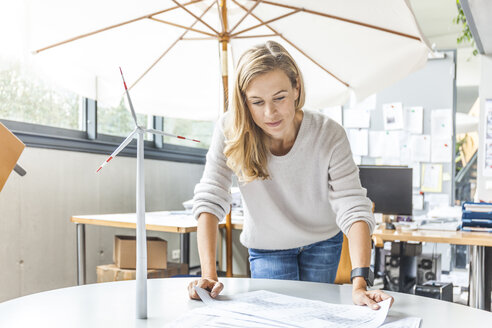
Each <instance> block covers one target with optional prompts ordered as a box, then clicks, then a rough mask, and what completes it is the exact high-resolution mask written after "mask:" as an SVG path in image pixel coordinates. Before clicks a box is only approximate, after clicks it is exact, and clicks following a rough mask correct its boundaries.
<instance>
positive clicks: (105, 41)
mask: <svg viewBox="0 0 492 328" xmlns="http://www.w3.org/2000/svg"><path fill="white" fill-rule="evenodd" d="M23 11H24V15H25V21H26V22H27V24H26V25H25V30H24V33H25V35H26V36H27V40H28V41H27V47H26V48H28V49H29V50H31V51H34V53H35V54H36V55H35V56H33V60H35V61H36V62H37V63H38V64H40V65H42V66H41V67H43V69H44V70H45V71H46V73H47V74H49V75H51V76H52V77H54V78H55V79H56V80H58V81H63V83H64V84H65V86H67V87H68V88H70V89H72V90H74V91H76V92H78V93H79V94H81V95H83V96H86V97H89V98H92V99H97V100H98V101H100V102H103V103H106V104H115V103H119V101H120V100H121V97H122V94H123V92H122V91H123V90H122V89H121V84H120V82H119V78H120V76H119V70H118V66H121V67H122V68H123V69H124V70H125V75H126V77H127V83H128V85H129V87H130V88H131V92H132V96H133V97H132V98H133V101H134V106H135V109H136V111H137V112H140V113H146V114H153V115H161V116H170V117H180V118H190V119H204V120H214V119H215V118H217V116H218V115H219V113H220V112H222V111H223V109H224V94H223V83H225V84H226V85H227V84H230V83H231V81H232V78H231V77H232V76H233V75H234V71H233V67H234V65H235V63H236V62H237V60H238V57H239V56H240V55H241V53H242V52H243V51H244V50H246V49H247V48H249V47H251V46H252V45H254V44H258V43H261V42H264V41H266V40H275V41H278V42H280V43H281V44H283V45H284V46H285V47H286V48H287V50H288V51H289V52H290V53H291V54H292V55H293V57H294V59H295V60H296V61H297V62H298V64H299V66H300V68H301V71H302V73H303V75H304V79H305V83H306V91H307V97H306V107H307V108H323V107H328V106H333V105H340V104H344V103H345V102H346V101H347V99H348V98H349V96H350V94H351V93H352V92H353V93H354V94H355V96H356V98H357V99H363V98H365V97H366V96H369V95H370V94H372V93H374V92H377V91H379V90H381V89H383V88H384V87H386V86H389V85H391V84H392V83H394V82H396V81H398V80H400V79H402V78H403V77H405V76H407V75H408V74H410V73H411V72H413V71H416V70H418V69H419V68H421V67H422V66H423V65H424V64H425V63H426V60H427V55H428V52H429V47H428V44H427V42H426V41H425V40H424V38H423V36H422V34H421V33H420V31H419V27H418V25H417V23H416V20H415V17H414V15H413V13H412V11H411V8H410V5H409V3H408V1H405V0H375V1H366V0H345V1H338V0H336V1H335V0H322V1H320V0H309V1H308V0H289V1H285V0H284V1H279V0H269V1H261V0H257V1H253V0H219V1H217V0H188V1H186V0H172V1H164V0H159V1H143V2H142V1H130V0H106V1H96V0H87V1H64V0H45V1H28V2H26V5H25V7H24V9H23ZM227 76H229V77H230V78H229V79H227ZM223 77H224V78H223Z"/></svg>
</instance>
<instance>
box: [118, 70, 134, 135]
mask: <svg viewBox="0 0 492 328" xmlns="http://www.w3.org/2000/svg"><path fill="white" fill-rule="evenodd" d="M120 73H121V79H122V80H123V85H124V86H125V93H126V97H127V98H128V104H129V105H130V111H131V113H132V117H133V121H134V122H135V126H138V123H137V114H136V113H135V109H134V108H133V103H132V99H131V98H130V92H129V91H128V88H127V87H126V82H125V77H124V76H123V70H122V69H121V67H120Z"/></svg>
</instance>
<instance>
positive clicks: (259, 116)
mask: <svg viewBox="0 0 492 328" xmlns="http://www.w3.org/2000/svg"><path fill="white" fill-rule="evenodd" d="M297 85H299V83H297ZM245 94H246V103H247V105H248V108H249V111H250V112H251V116H252V117H253V120H254V122H255V123H256V125H258V126H259V127H260V128H261V129H262V130H263V131H264V132H265V133H266V134H267V135H269V136H270V137H272V138H274V139H282V138H284V137H288V136H290V135H291V134H292V133H294V134H295V124H294V117H295V101H296V99H297V97H298V96H299V87H298V86H296V87H292V84H291V82H290V80H289V78H288V77H287V75H286V74H285V73H284V72H283V71H282V70H280V69H277V70H273V71H271V72H268V73H265V74H261V75H259V76H257V77H255V78H254V79H253V80H252V81H251V82H250V84H249V86H248V88H247V89H246V90H245Z"/></svg>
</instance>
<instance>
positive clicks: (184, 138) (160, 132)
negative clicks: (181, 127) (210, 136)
mask: <svg viewBox="0 0 492 328" xmlns="http://www.w3.org/2000/svg"><path fill="white" fill-rule="evenodd" d="M144 131H145V132H148V133H153V134H160V135H163V136H166V137H174V138H178V139H183V140H190V141H194V142H200V140H197V139H191V138H186V137H182V136H177V135H175V134H171V133H167V132H163V131H159V130H155V129H145V130H144Z"/></svg>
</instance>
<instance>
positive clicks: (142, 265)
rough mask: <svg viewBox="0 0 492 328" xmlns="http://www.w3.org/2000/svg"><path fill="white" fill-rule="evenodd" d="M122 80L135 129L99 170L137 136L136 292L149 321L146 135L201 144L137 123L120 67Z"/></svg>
mask: <svg viewBox="0 0 492 328" xmlns="http://www.w3.org/2000/svg"><path fill="white" fill-rule="evenodd" d="M120 73H121V78H122V79H123V85H124V86H125V93H126V96H127V98H128V103H129V105H130V110H131V113H132V116H133V121H134V122H135V129H134V130H133V131H132V132H131V133H130V135H129V136H128V137H127V138H126V139H125V140H124V141H123V142H122V143H121V145H119V147H118V148H116V150H115V151H114V152H113V153H112V154H111V156H109V157H108V159H107V160H106V161H104V163H103V164H102V165H101V166H100V167H99V168H98V169H97V171H96V173H97V172H99V171H100V170H101V169H102V168H103V167H104V166H105V165H106V164H108V163H109V161H111V160H112V159H113V158H115V157H116V155H118V153H119V152H120V151H122V150H123V149H124V148H125V147H126V146H127V145H128V144H129V143H130V142H131V141H132V139H133V137H134V136H135V134H137V282H136V283H137V292H136V300H137V304H136V306H137V307H136V315H137V319H147V243H146V241H147V233H146V230H145V178H144V134H145V133H153V134H159V135H163V136H168V137H175V138H179V139H184V140H191V141H194V142H200V141H198V140H195V139H188V138H185V137H182V136H177V135H174V134H170V133H165V132H162V131H159V130H155V129H144V128H142V127H141V126H139V125H138V123H137V115H136V114H135V110H134V109H133V104H132V100H131V98H130V93H129V92H128V88H127V87H126V82H125V78H124V77H123V71H122V70H121V67H120Z"/></svg>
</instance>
